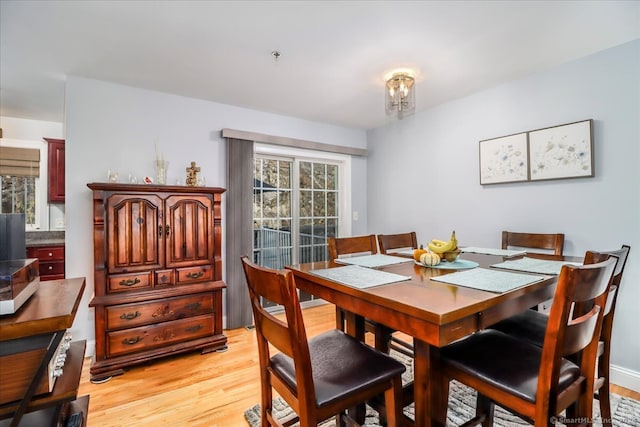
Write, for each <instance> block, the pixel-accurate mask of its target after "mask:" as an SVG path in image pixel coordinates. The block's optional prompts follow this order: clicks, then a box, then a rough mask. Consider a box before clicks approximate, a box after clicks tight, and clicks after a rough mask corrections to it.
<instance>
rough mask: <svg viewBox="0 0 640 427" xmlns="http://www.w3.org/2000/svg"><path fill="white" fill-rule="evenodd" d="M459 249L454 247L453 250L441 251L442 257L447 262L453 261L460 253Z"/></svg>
mask: <svg viewBox="0 0 640 427" xmlns="http://www.w3.org/2000/svg"><path fill="white" fill-rule="evenodd" d="M460 252H461V251H460V249H456V250H455V251H448V252H443V253H442V259H444V260H445V261H447V262H454V261H455V260H457V259H458V255H460Z"/></svg>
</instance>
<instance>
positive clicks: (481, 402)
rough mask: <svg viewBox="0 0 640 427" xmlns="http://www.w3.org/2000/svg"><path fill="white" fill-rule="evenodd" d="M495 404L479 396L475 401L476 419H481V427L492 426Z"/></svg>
mask: <svg viewBox="0 0 640 427" xmlns="http://www.w3.org/2000/svg"><path fill="white" fill-rule="evenodd" d="M494 410H495V404H494V403H493V402H492V401H491V399H489V398H488V397H486V396H484V395H482V394H479V393H478V398H477V399H476V417H478V418H481V419H482V427H491V426H493V413H494Z"/></svg>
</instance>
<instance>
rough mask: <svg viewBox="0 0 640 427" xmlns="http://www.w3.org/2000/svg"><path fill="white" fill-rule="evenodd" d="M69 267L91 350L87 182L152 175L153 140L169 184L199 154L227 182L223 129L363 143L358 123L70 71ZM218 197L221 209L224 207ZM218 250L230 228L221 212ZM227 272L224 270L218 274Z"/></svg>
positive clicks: (358, 166)
mask: <svg viewBox="0 0 640 427" xmlns="http://www.w3.org/2000/svg"><path fill="white" fill-rule="evenodd" d="M65 121H66V146H65V149H66V222H67V228H66V242H67V247H66V271H67V277H77V276H85V277H86V278H87V291H86V292H85V294H84V298H83V302H82V304H81V307H80V309H79V312H78V315H77V316H76V321H75V323H74V327H73V331H72V332H73V333H74V336H75V337H76V338H77V339H83V338H86V339H88V345H87V350H88V352H89V353H92V352H93V345H92V344H93V339H94V329H93V328H94V326H93V325H94V320H93V311H90V310H89V309H88V303H89V301H90V299H91V297H92V295H93V231H92V229H93V225H92V206H91V191H90V190H89V189H88V188H87V183H89V182H96V181H101V182H104V181H105V180H106V177H107V170H109V169H111V170H116V171H118V172H119V175H120V177H121V179H122V177H125V178H126V177H127V176H128V175H129V174H130V173H131V174H136V175H137V177H138V178H141V177H143V176H145V175H148V176H151V177H154V175H155V174H154V169H153V161H154V159H155V155H156V153H155V144H156V140H157V141H158V146H159V149H160V151H162V152H163V153H164V158H165V160H168V161H169V167H168V172H167V183H169V184H175V183H176V180H177V179H178V178H183V179H184V176H185V174H186V172H185V168H186V167H187V166H188V165H189V163H190V162H191V161H196V162H197V164H198V165H199V166H200V167H201V170H202V174H204V176H205V177H206V180H207V185H208V186H211V187H225V188H226V183H227V166H226V149H225V142H224V141H223V139H222V138H221V136H220V130H221V129H222V128H232V129H239V130H244V131H249V132H258V133H264V134H269V135H278V136H284V137H289V138H296V139H304V140H309V141H316V142H324V143H328V144H336V145H343V146H349V147H356V148H366V134H365V132H364V131H362V130H358V129H350V128H344V127H337V126H330V125H326V124H321V123H313V122H309V121H304V120H300V119H296V118H292V117H284V116H279V115H275V114H269V113H264V112H259V111H254V110H248V109H243V108H237V107H231V106H227V105H223V104H217V103H213V102H207V101H203V100H198V99H191V98H185V97H180V96H174V95H168V94H164V93H159V92H153V91H147V90H142V89H137V88H132V87H127V86H121V85H115V84H111V83H105V82H100V81H95V80H89V79H84V78H79V77H69V78H68V79H67V88H66V120H65ZM366 167H367V163H366V160H356V161H354V162H353V163H352V181H353V182H363V181H365V179H366V176H367V172H366ZM363 193H364V194H358V195H357V196H354V198H353V201H352V208H353V209H354V210H358V211H359V213H360V220H359V221H358V222H357V223H354V225H353V227H352V228H353V230H358V229H359V228H362V226H361V225H360V224H365V226H366V192H364V191H363ZM224 203H225V198H224V196H223V210H222V212H225V207H224ZM223 230H224V231H223V251H224V243H225V241H226V239H227V238H231V237H232V236H233V230H227V229H226V227H225V221H224V218H223ZM223 276H224V273H223Z"/></svg>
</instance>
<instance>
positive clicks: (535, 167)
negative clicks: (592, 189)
mask: <svg viewBox="0 0 640 427" xmlns="http://www.w3.org/2000/svg"><path fill="white" fill-rule="evenodd" d="M592 122H593V120H584V121H581V122H575V123H568V124H565V125H560V126H553V127H549V128H545V129H539V130H535V131H531V132H529V159H530V164H531V168H530V170H531V172H530V175H531V178H530V179H531V181H541V180H547V179H562V178H576V177H591V176H594V170H593V169H594V168H593V132H592Z"/></svg>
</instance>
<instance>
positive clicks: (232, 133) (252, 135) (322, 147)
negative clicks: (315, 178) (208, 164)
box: [221, 128, 368, 157]
mask: <svg viewBox="0 0 640 427" xmlns="http://www.w3.org/2000/svg"><path fill="white" fill-rule="evenodd" d="M221 132H222V137H223V138H235V139H244V140H247V141H254V142H262V143H265V144H273V145H284V146H286V147H296V148H306V149H308V150H317V151H328V152H330V153H340V154H348V155H351V156H360V157H367V155H368V152H367V150H365V149H362V148H353V147H345V146H342V145H333V144H325V143H324V142H315V141H307V140H305V139H295V138H287V137H284V136H274V135H266V134H264V133H256V132H247V131H244V130H237V129H228V128H224V129H222V131H221Z"/></svg>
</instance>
